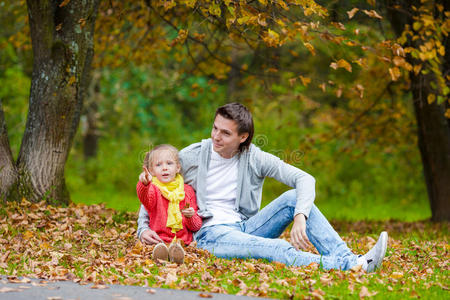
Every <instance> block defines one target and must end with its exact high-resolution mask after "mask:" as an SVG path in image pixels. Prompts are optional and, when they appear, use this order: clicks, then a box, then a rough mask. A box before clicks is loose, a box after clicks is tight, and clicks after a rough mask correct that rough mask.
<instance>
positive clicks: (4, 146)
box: [0, 99, 17, 201]
mask: <svg viewBox="0 0 450 300" xmlns="http://www.w3.org/2000/svg"><path fill="white" fill-rule="evenodd" d="M16 182H17V170H16V167H15V165H14V159H13V156H12V153H11V148H10V146H9V140H8V132H7V130H6V122H5V118H4V114H3V107H2V100H1V99H0V199H1V200H2V201H5V200H6V198H7V197H8V195H9V194H10V191H11V189H12V187H13V186H14V185H15V183H16Z"/></svg>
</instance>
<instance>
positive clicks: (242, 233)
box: [194, 190, 357, 270]
mask: <svg viewBox="0 0 450 300" xmlns="http://www.w3.org/2000/svg"><path fill="white" fill-rule="evenodd" d="M296 201H297V199H296V193H295V190H290V191H287V192H285V193H283V194H282V195H281V196H280V197H278V198H277V199H275V200H274V201H272V202H271V203H270V204H268V205H267V206H266V207H264V208H263V209H262V210H260V211H259V212H258V213H257V214H256V215H254V216H253V217H251V218H249V219H248V220H246V221H242V222H239V223H234V224H218V225H212V226H207V227H203V228H201V229H200V230H199V231H198V232H197V233H196V234H195V236H194V237H195V240H196V241H197V246H198V247H199V248H203V249H205V250H208V251H209V252H211V253H212V254H214V255H215V256H217V257H222V258H264V259H267V260H269V261H278V262H281V263H284V264H286V265H294V266H303V265H309V264H310V263H312V262H317V263H322V265H323V267H324V268H325V269H342V270H347V269H350V268H351V267H353V266H354V265H356V258H357V256H356V255H355V254H353V253H352V252H351V251H350V249H349V248H348V247H347V245H346V243H345V242H344V241H343V240H342V239H341V238H340V236H339V235H338V234H337V232H336V231H335V230H334V229H333V227H331V225H330V223H328V221H327V219H326V218H325V217H324V216H323V214H322V213H321V212H320V211H319V209H318V208H317V207H316V206H315V205H314V206H313V207H312V209H311V212H310V215H309V217H308V219H307V220H306V234H307V235H308V238H309V240H310V241H311V243H312V244H313V245H314V247H316V249H317V251H318V252H319V253H320V255H317V254H313V253H309V252H304V251H298V250H296V249H295V248H294V247H293V246H292V245H291V244H289V243H288V242H287V241H286V240H282V239H279V238H278V237H279V236H280V234H281V233H282V232H283V231H284V230H285V229H286V227H287V226H288V225H289V224H290V223H291V222H292V220H293V218H294V209H295V204H296Z"/></svg>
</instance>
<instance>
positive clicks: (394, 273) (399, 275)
mask: <svg viewBox="0 0 450 300" xmlns="http://www.w3.org/2000/svg"><path fill="white" fill-rule="evenodd" d="M389 277H391V278H394V279H399V278H402V277H403V272H392V274H391V276H389Z"/></svg>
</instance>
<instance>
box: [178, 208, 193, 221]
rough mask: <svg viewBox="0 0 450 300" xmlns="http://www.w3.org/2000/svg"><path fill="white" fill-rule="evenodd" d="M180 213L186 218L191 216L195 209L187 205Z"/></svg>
mask: <svg viewBox="0 0 450 300" xmlns="http://www.w3.org/2000/svg"><path fill="white" fill-rule="evenodd" d="M181 213H182V214H183V215H184V216H185V217H186V218H192V216H193V215H195V210H194V209H193V208H192V207H187V208H184V209H183V210H181Z"/></svg>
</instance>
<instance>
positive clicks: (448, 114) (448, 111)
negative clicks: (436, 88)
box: [445, 108, 450, 119]
mask: <svg viewBox="0 0 450 300" xmlns="http://www.w3.org/2000/svg"><path fill="white" fill-rule="evenodd" d="M445 117H446V118H447V119H450V108H447V110H446V111H445Z"/></svg>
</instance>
